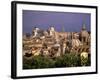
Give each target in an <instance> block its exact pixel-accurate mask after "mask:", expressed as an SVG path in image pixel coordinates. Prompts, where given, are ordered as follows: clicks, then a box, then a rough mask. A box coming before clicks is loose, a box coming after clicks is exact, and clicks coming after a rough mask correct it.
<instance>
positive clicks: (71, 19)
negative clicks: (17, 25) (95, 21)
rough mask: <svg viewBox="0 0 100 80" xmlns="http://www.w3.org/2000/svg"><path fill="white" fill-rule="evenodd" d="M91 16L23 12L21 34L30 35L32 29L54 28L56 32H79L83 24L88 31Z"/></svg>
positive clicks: (84, 14) (66, 13)
mask: <svg viewBox="0 0 100 80" xmlns="http://www.w3.org/2000/svg"><path fill="white" fill-rule="evenodd" d="M90 20H91V15H90V14H89V13H71V12H49V11H33V10H23V33H31V32H32V28H33V27H39V28H40V29H43V30H46V29H48V28H49V27H50V26H54V27H55V29H56V31H62V27H63V29H64V31H66V32H67V31H68V32H79V31H80V30H81V28H82V25H83V23H84V24H85V25H86V29H87V30H88V31H90V26H91V25H90Z"/></svg>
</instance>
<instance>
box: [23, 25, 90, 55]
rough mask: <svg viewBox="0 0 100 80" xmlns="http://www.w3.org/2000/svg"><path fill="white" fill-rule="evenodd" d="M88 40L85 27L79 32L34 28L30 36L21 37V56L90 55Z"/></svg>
mask: <svg viewBox="0 0 100 80" xmlns="http://www.w3.org/2000/svg"><path fill="white" fill-rule="evenodd" d="M90 38H91V36H90V33H89V32H88V31H87V30H86V27H85V25H83V27H82V30H80V32H64V31H62V32H57V31H56V30H55V28H54V27H50V28H49V29H48V30H41V29H39V28H37V27H35V28H33V30H32V33H31V34H29V33H26V34H25V35H23V55H24V56H27V57H29V56H37V55H42V56H50V57H58V56H61V55H63V54H65V53H81V52H87V53H90Z"/></svg>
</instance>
